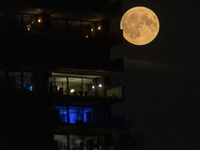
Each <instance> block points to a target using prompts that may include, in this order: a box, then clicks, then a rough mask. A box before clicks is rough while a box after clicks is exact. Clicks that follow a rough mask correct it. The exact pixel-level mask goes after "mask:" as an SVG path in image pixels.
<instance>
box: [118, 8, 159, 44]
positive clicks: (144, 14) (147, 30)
mask: <svg viewBox="0 0 200 150" xmlns="http://www.w3.org/2000/svg"><path fill="white" fill-rule="evenodd" d="M159 28H160V24H159V20H158V17H157V16H156V14H155V13H154V12H153V11H152V10H150V9H149V8H146V7H143V6H138V7H133V8H131V9H129V10H128V11H127V12H126V13H125V14H124V15H123V16H122V19H121V22H120V29H122V30H123V36H124V38H125V39H126V40H127V41H128V42H130V43H132V44H134V45H146V44H148V43H150V42H151V41H153V40H154V39H155V38H156V36H157V35H158V32H159Z"/></svg>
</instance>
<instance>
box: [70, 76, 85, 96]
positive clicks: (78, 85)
mask: <svg viewBox="0 0 200 150" xmlns="http://www.w3.org/2000/svg"><path fill="white" fill-rule="evenodd" d="M68 82H69V92H70V95H79V96H80V95H82V92H83V91H82V79H81V78H72V77H69V78H68Z"/></svg>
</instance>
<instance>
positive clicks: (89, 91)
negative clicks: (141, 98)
mask: <svg viewBox="0 0 200 150" xmlns="http://www.w3.org/2000/svg"><path fill="white" fill-rule="evenodd" d="M49 93H50V94H57V95H67V96H85V97H108V98H123V88H122V87H115V88H110V87H109V86H106V85H102V84H76V83H73V84H67V82H49Z"/></svg>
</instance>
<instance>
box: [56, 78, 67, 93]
mask: <svg viewBox="0 0 200 150" xmlns="http://www.w3.org/2000/svg"><path fill="white" fill-rule="evenodd" d="M55 81H56V87H57V91H59V92H60V93H61V94H64V95H66V92H67V77H56V78H55Z"/></svg>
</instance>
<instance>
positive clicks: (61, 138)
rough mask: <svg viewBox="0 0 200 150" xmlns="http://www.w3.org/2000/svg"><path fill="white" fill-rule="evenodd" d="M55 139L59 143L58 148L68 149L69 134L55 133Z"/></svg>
mask: <svg viewBox="0 0 200 150" xmlns="http://www.w3.org/2000/svg"><path fill="white" fill-rule="evenodd" d="M54 140H55V141H57V143H58V145H57V146H58V150H66V149H67V135H58V134H55V135H54Z"/></svg>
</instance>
